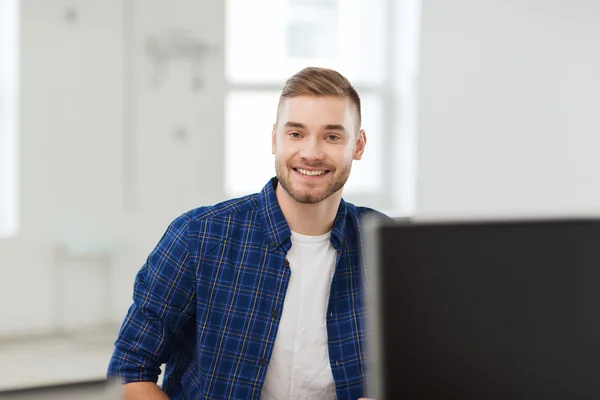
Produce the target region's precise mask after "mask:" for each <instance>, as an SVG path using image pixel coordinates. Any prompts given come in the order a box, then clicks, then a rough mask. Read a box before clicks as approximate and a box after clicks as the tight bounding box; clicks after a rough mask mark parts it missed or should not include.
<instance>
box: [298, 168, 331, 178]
mask: <svg viewBox="0 0 600 400" xmlns="http://www.w3.org/2000/svg"><path fill="white" fill-rule="evenodd" d="M294 171H296V172H297V173H298V174H300V175H303V176H310V177H317V176H322V175H324V174H326V173H327V172H329V170H326V169H321V170H312V171H311V170H308V169H303V168H294Z"/></svg>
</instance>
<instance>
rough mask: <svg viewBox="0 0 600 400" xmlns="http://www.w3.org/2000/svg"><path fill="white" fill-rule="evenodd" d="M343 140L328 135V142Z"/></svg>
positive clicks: (336, 136)
mask: <svg viewBox="0 0 600 400" xmlns="http://www.w3.org/2000/svg"><path fill="white" fill-rule="evenodd" d="M340 139H341V138H340V137H339V136H338V135H327V140H329V141H331V142H335V141H338V140H340Z"/></svg>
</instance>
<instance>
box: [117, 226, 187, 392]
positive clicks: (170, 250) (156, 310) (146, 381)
mask: <svg viewBox="0 0 600 400" xmlns="http://www.w3.org/2000/svg"><path fill="white" fill-rule="evenodd" d="M190 223H191V221H190V220H189V219H188V218H187V217H186V216H181V217H179V218H177V219H176V220H175V221H173V223H172V224H171V225H170V226H169V228H168V229H167V231H166V232H165V234H164V235H163V237H162V238H161V240H160V241H159V243H158V245H157V246H156V247H155V248H154V250H153V251H152V252H151V253H150V256H149V257H148V259H147V261H146V263H145V264H144V266H143V267H142V269H141V270H140V271H139V272H138V273H137V275H136V279H135V283H134V294H133V305H132V306H131V307H130V309H129V311H128V313H127V317H126V318H125V321H124V322H123V325H122V327H121V330H120V332H119V336H118V338H117V341H116V342H115V350H114V353H113V355H112V358H111V360H110V364H109V367H108V376H109V377H110V376H112V377H117V378H119V380H120V381H121V382H123V383H125V384H126V385H125V386H126V388H124V390H125V393H129V392H131V396H132V397H131V398H132V399H136V398H138V397H135V396H138V393H139V391H140V390H141V391H147V393H149V394H148V396H149V395H150V394H152V391H153V390H154V391H155V392H156V391H157V390H159V389H158V386H156V384H155V383H156V381H157V379H158V375H159V374H160V366H161V365H162V364H164V363H165V362H166V361H167V360H168V358H169V356H170V354H171V352H172V350H173V349H174V348H175V347H176V346H177V344H178V342H179V340H180V339H181V336H182V333H183V332H184V330H185V329H186V327H187V326H188V325H189V324H190V323H193V321H194V317H195V315H194V312H195V311H194V310H195V307H194V304H195V301H194V300H195V267H194V265H195V264H194V263H193V262H192V260H191V257H190V254H189V252H188V227H189V224H190ZM135 382H138V383H140V384H138V385H131V386H129V384H131V383H135ZM142 383H143V384H142ZM142 393H146V392H142ZM160 394H161V393H160V392H156V395H157V396H158V395H160ZM163 396H164V394H163ZM126 398H127V399H128V398H130V397H126ZM142 398H144V399H145V398H151V397H145V395H142ZM157 398H158V399H160V398H161V397H157ZM165 398H166V397H165Z"/></svg>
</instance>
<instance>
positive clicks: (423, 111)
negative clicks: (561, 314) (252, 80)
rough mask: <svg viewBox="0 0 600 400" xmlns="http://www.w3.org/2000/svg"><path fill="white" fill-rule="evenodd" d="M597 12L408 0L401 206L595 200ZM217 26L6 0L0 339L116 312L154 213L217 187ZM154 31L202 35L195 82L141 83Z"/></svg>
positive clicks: (487, 207)
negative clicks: (412, 40)
mask: <svg viewBox="0 0 600 400" xmlns="http://www.w3.org/2000/svg"><path fill="white" fill-rule="evenodd" d="M405 1H408V0H405ZM413 3H414V2H412V0H411V4H413ZM415 4H416V3H414V4H413V5H415ZM69 7H72V8H73V9H74V10H76V14H77V16H76V18H74V20H73V21H72V22H69V21H68V18H66V17H65V15H66V14H67V15H71V17H73V12H71V13H69V12H68V8H69ZM417 8H418V7H417ZM417 8H415V7H412V6H411V7H409V9H410V10H411V12H412V13H414V15H415V16H418V14H419V12H418V9H417ZM400 10H402V9H401V8H400ZM599 15H600V3H597V2H596V1H594V0H588V1H584V0H576V1H569V2H568V1H547V0H488V1H480V0H454V1H451V2H449V1H445V0H422V10H421V24H420V31H421V35H420V39H419V40H417V41H416V42H417V43H416V44H417V45H418V47H419V48H420V62H419V63H412V64H410V65H408V64H402V60H401V59H399V61H398V63H397V64H396V67H397V68H400V69H402V68H403V71H402V72H401V73H400V74H401V75H402V79H400V80H399V82H398V84H399V85H403V84H405V83H407V84H410V87H409V90H407V93H405V95H402V96H401V99H402V100H403V101H405V100H407V98H409V97H410V96H412V94H413V93H414V94H416V96H417V104H416V107H415V108H414V110H416V112H417V114H416V116H415V119H414V121H413V120H412V119H406V118H405V119H404V121H405V122H402V121H401V122H402V123H400V124H399V126H401V127H402V129H405V130H406V132H408V133H410V132H412V133H415V134H417V136H416V141H414V140H413V139H415V138H414V137H413V138H410V137H408V136H406V137H403V138H401V140H398V141H396V142H397V143H396V144H398V145H402V144H406V143H409V144H410V145H411V146H412V145H413V144H414V146H415V149H416V158H415V159H414V160H410V162H408V164H410V163H412V161H414V163H415V164H414V166H412V167H411V168H413V167H414V168H413V173H414V172H415V171H416V200H415V201H413V200H412V196H413V195H414V194H415V193H413V192H412V191H410V193H399V194H398V196H397V198H398V199H399V200H398V207H399V208H400V209H401V211H405V210H408V209H410V210H414V211H415V212H416V214H417V216H423V217H427V216H436V215H438V216H439V215H443V216H457V215H458V216H482V215H485V216H488V215H500V214H501V215H505V214H510V215H513V214H524V213H558V212H560V213H567V212H577V213H581V212H586V211H596V212H598V211H599V206H598V205H600V185H598V183H597V182H599V181H600V179H599V178H600V161H598V158H597V157H596V156H595V153H596V152H597V150H596V149H598V148H600V135H598V134H597V133H598V132H599V128H600V126H599V125H600V122H599V120H598V118H597V117H596V115H595V114H594V112H595V111H596V110H598V109H600V107H599V105H600V72H598V71H600V51H598V50H599V48H598V46H599V45H598V41H597V38H598V37H600V27H599V26H598V25H597V24H596V23H595V21H596V20H597V17H598V16H599ZM223 21H224V4H223V2H220V1H198V0H185V1H178V2H177V3H174V2H167V1H164V0H125V1H122V0H103V1H87V0H71V1H66V0H46V1H44V2H39V1H32V0H23V1H22V32H21V34H22V38H21V39H22V46H21V53H22V59H21V67H22V70H21V79H22V82H21V86H22V93H21V105H20V106H21V122H20V123H21V131H22V135H21V139H20V140H21V162H20V168H21V193H20V198H21V202H22V205H21V229H20V231H19V236H17V237H15V238H12V239H2V240H0V277H1V279H0V304H2V306H0V336H14V335H21V334H39V333H47V332H51V331H52V330H53V329H55V328H72V329H75V328H83V327H85V326H90V325H91V324H93V323H96V322H98V321H101V320H102V319H103V318H105V317H109V319H112V320H114V321H119V322H120V319H121V318H122V316H123V313H124V312H125V309H126V307H127V306H128V305H129V302H130V297H131V288H132V282H133V277H134V274H135V273H136V272H137V270H138V269H139V268H140V266H141V264H142V263H143V261H144V259H145V257H146V256H147V254H148V252H149V251H150V250H151V249H152V247H153V246H154V244H155V243H156V242H157V240H158V239H159V238H160V235H161V234H162V233H163V231H164V229H165V228H166V226H167V224H168V223H169V222H170V220H171V219H172V218H174V217H175V216H176V215H178V214H179V213H181V212H183V211H185V210H187V209H189V208H192V207H195V206H197V205H201V204H211V203H214V202H216V201H219V200H221V199H223V198H224V197H225V194H224V193H223V186H224V185H223V182H222V180H223V137H222V135H223V132H224V129H223V121H224V112H223V103H224V98H223V97H224V88H225V82H224V57H223V51H222V49H223V40H224V27H223ZM413 28H414V27H411V29H409V30H413ZM414 29H415V30H416V28H414ZM172 35H176V36H181V35H188V36H189V35H191V37H192V38H200V39H202V40H205V41H206V42H207V43H208V45H209V47H210V50H209V53H208V54H207V55H206V57H205V58H204V59H203V62H202V63H200V66H199V70H200V74H201V76H202V77H203V84H202V86H201V87H200V88H199V90H194V88H193V87H191V86H190V83H191V82H190V73H189V63H187V62H186V61H185V60H179V61H177V60H175V61H174V62H173V63H171V64H169V69H168V74H167V75H166V78H165V80H163V81H162V83H161V84H159V85H155V84H153V83H152V82H153V81H152V78H153V76H154V75H153V73H154V72H156V70H155V69H154V67H155V66H156V64H155V63H154V64H153V63H152V62H151V61H150V59H149V58H148V54H147V52H146V50H147V47H146V46H147V45H148V40H149V39H150V38H152V37H157V38H159V39H165V38H168V37H172ZM399 43H400V44H401V45H402V46H406V45H407V42H403V41H402V40H400V41H399ZM411 46H412V44H411ZM405 50H406V49H405ZM408 53H411V51H405V53H404V54H408ZM399 54H402V49H400V52H399ZM414 77H418V81H416V82H415V81H414ZM413 83H414V84H415V85H414V86H413V85H412V84H413ZM404 96H405V97H404ZM410 109H411V108H410V107H409V109H408V110H409V111H410ZM406 110H407V108H406V106H405V108H404V109H403V111H404V112H406ZM398 111H400V110H398ZM399 115H400V117H402V114H399ZM406 121H408V122H406ZM180 128H183V129H184V130H185V135H180V134H179V133H178V129H180ZM409 136H410V135H409ZM406 165H407V163H405V162H404V161H401V160H400V162H398V164H396V168H398V169H402V168H405V167H406ZM410 175H411V172H410V171H409V172H407V170H402V171H399V172H398V174H397V175H396V176H397V177H403V178H404V179H410ZM409 186H410V185H409ZM402 198H404V200H402ZM61 244H62V245H65V246H66V250H64V249H63V250H60V248H61V247H60V246H61ZM65 252H66V253H65ZM105 253H108V256H110V257H105V256H106V254H105ZM103 257H104V258H103ZM61 274H62V275H61ZM62 276H68V279H62V278H61V277H62ZM61 282H62V285H58V284H59V283H61ZM108 287H110V288H111V289H110V290H109V289H107V288H108ZM57 289H58V290H57ZM107 290H108V293H109V296H108V297H106V296H104V295H105V294H106V293H107ZM59 306H60V307H59ZM59 309H62V312H60V313H59V312H58V311H57V310H59Z"/></svg>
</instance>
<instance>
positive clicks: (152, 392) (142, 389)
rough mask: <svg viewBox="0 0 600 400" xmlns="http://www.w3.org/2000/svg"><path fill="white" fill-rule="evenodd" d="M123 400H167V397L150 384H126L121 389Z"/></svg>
mask: <svg viewBox="0 0 600 400" xmlns="http://www.w3.org/2000/svg"><path fill="white" fill-rule="evenodd" d="M123 399H124V400H169V398H168V397H167V395H166V394H165V393H164V392H163V391H162V390H160V388H159V387H158V385H156V384H155V383H152V382H133V383H128V384H126V385H125V386H124V388H123Z"/></svg>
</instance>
